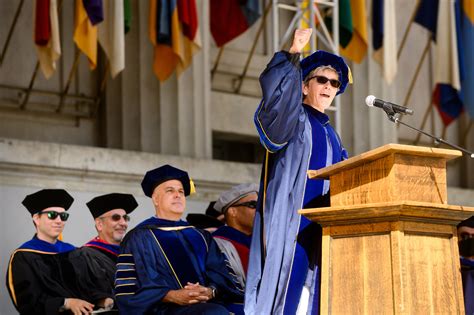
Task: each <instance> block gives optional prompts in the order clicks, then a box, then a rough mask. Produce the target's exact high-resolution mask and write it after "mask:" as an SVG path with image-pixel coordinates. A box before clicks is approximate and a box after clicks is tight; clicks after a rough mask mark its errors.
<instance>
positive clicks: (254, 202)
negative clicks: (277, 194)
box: [232, 200, 257, 209]
mask: <svg viewBox="0 0 474 315" xmlns="http://www.w3.org/2000/svg"><path fill="white" fill-rule="evenodd" d="M239 206H242V207H247V208H250V209H256V208H257V200H250V201H247V202H242V203H238V204H235V205H232V207H239Z"/></svg>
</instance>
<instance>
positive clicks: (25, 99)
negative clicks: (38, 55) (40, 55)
mask: <svg viewBox="0 0 474 315" xmlns="http://www.w3.org/2000/svg"><path fill="white" fill-rule="evenodd" d="M39 65H40V63H39V60H38V61H37V62H36V66H35V70H34V71H33V75H32V76H31V79H30V83H29V84H28V89H27V90H26V95H25V98H24V99H23V102H21V105H20V109H21V110H23V109H25V107H26V104H27V103H28V100H29V99H30V95H31V90H32V89H33V85H34V84H35V81H36V75H37V74H38V70H39Z"/></svg>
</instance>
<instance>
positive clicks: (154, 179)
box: [142, 164, 194, 197]
mask: <svg viewBox="0 0 474 315" xmlns="http://www.w3.org/2000/svg"><path fill="white" fill-rule="evenodd" d="M173 179H176V180H179V181H180V182H181V183H182V184H183V188H184V194H185V195H186V196H188V195H189V194H190V193H193V192H194V184H192V183H191V180H190V179H189V176H188V173H187V172H185V171H183V170H180V169H179V168H176V167H173V166H171V165H168V164H166V165H163V166H160V167H158V168H155V169H153V170H151V171H148V172H146V174H145V177H143V180H142V189H143V192H144V193H145V195H146V196H148V197H151V195H152V194H153V191H154V190H155V188H156V186H158V185H159V184H161V183H164V182H166V181H169V180H173Z"/></svg>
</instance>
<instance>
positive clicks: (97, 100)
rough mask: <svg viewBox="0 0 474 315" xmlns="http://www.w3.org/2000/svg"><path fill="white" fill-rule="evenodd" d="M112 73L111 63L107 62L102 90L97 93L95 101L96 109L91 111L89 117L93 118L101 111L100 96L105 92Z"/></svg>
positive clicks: (101, 85) (101, 84)
mask: <svg viewBox="0 0 474 315" xmlns="http://www.w3.org/2000/svg"><path fill="white" fill-rule="evenodd" d="M109 73H110V62H107V64H106V66H105V70H104V75H103V77H102V80H101V82H100V89H99V92H98V93H97V96H96V98H95V100H94V108H93V109H92V110H91V111H90V114H89V117H90V118H93V117H94V116H95V115H96V114H97V111H98V109H99V103H100V95H101V94H102V93H103V92H104V91H105V87H106V86H107V77H108V75H109Z"/></svg>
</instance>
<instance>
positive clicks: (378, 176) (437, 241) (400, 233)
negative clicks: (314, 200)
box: [300, 144, 474, 314]
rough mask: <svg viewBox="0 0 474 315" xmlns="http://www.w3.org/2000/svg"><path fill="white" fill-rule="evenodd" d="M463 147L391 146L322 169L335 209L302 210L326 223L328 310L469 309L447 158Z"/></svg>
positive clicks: (462, 214) (459, 212)
mask: <svg viewBox="0 0 474 315" xmlns="http://www.w3.org/2000/svg"><path fill="white" fill-rule="evenodd" d="M460 155H461V153H460V152H459V151H453V150H444V149H435V148H424V147H413V146H406V145H398V144H389V145H385V146H383V147H380V148H378V149H375V150H372V151H369V152H366V153H364V154H361V155H359V156H356V157H353V158H350V159H348V160H346V161H343V162H341V163H338V164H335V165H332V166H329V167H327V168H324V169H321V170H318V171H309V172H308V173H309V176H310V177H311V178H329V179H330V181H331V189H330V194H331V207H328V208H316V209H304V210H300V213H301V214H303V215H305V216H307V217H308V218H309V219H311V220H313V221H316V222H318V223H319V224H321V225H322V227H323V243H322V266H321V267H322V274H321V314H464V304H463V297H462V284H461V275H460V271H459V270H460V264H459V253H458V245H457V234H456V225H457V224H458V223H459V222H460V221H462V220H464V219H466V218H468V217H470V216H471V215H474V208H472V207H463V206H451V205H448V204H447V192H446V161H448V160H450V159H452V158H455V157H458V156H460Z"/></svg>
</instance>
